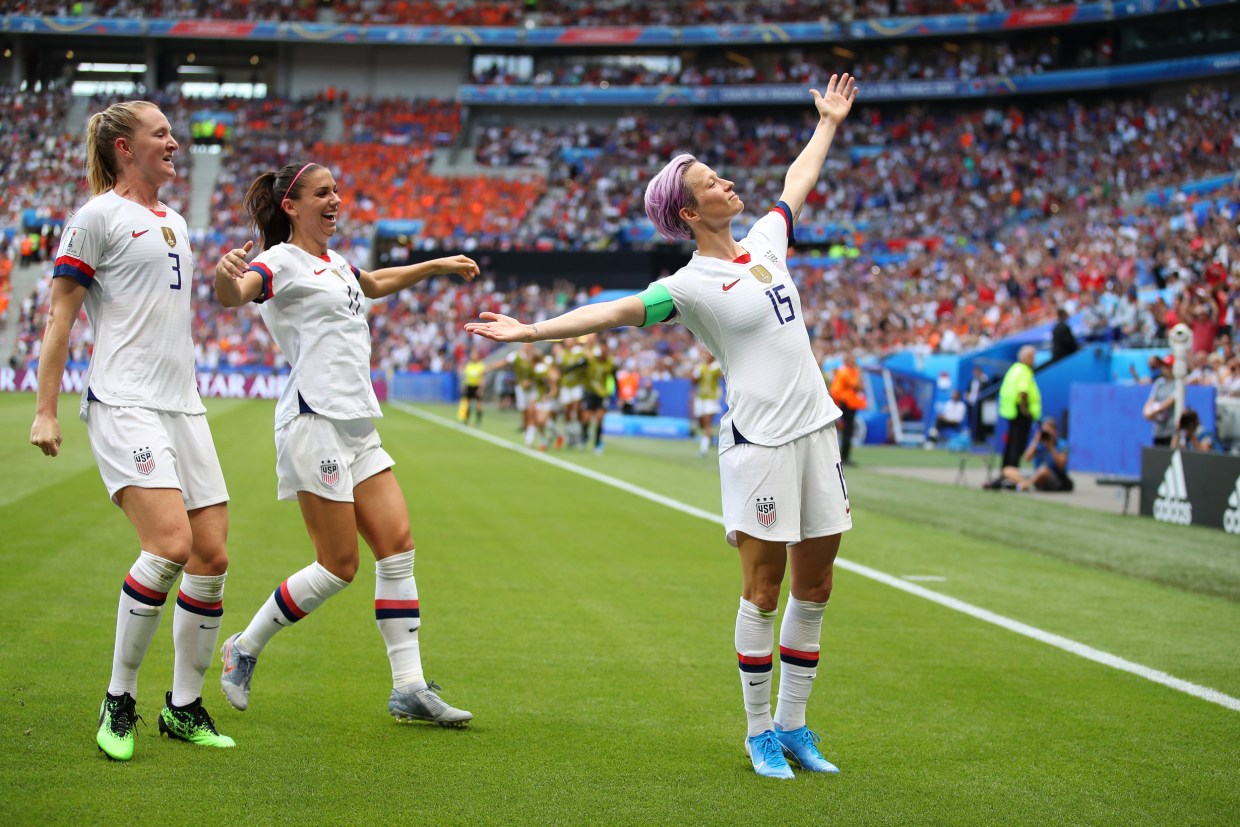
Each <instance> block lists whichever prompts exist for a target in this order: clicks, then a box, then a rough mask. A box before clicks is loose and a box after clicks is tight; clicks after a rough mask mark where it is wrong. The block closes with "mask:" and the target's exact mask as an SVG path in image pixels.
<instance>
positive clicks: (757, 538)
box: [465, 74, 856, 778]
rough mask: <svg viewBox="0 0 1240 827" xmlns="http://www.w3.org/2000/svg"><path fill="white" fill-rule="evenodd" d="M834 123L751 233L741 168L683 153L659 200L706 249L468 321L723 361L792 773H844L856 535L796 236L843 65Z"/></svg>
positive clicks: (777, 751)
mask: <svg viewBox="0 0 1240 827" xmlns="http://www.w3.org/2000/svg"><path fill="white" fill-rule="evenodd" d="M811 94H812V95H813V99H814V106H815V108H816V110H817V113H818V124H817V127H816V128H815V130H814V134H813V136H812V137H811V138H810V140H809V143H808V144H807V145H806V147H805V149H803V150H802V151H801V154H800V155H799V156H797V158H796V160H795V161H793V163H792V165H791V166H790V167H789V168H788V173H787V176H786V177H785V180H784V190H783V194H782V195H781V196H780V199H779V201H778V203H776V205H775V206H774V207H773V208H772V209H771V211H770V212H768V213H767V214H766V215H765V216H763V217H762V218H759V219H758V220H757V221H756V222H755V223H754V225H753V227H752V229H750V231H749V234H748V235H746V236H745V237H744V238H743V239H742V240H740V241H739V242H738V241H736V240H735V238H734V237H733V235H732V222H733V221H734V220H735V219H736V217H737V216H739V215H740V214H741V213H742V211H743V210H744V208H745V205H744V203H743V202H742V201H741V199H740V196H739V195H737V193H736V191H735V189H734V187H733V184H732V182H731V181H729V180H727V179H726V178H724V177H723V176H721V175H719V174H718V172H716V171H715V170H713V169H711V168H710V167H708V166H706V165H705V164H703V163H701V162H699V161H698V160H697V159H695V158H694V157H693V156H692V155H678V156H677V157H675V158H673V159H672V160H671V162H670V163H669V164H668V165H667V166H665V167H664V168H663V170H662V171H661V172H659V174H658V175H656V176H655V177H654V179H653V180H651V181H650V183H649V184H648V185H647V187H646V214H647V216H649V217H650V219H651V221H652V222H654V225H655V228H656V229H658V231H659V233H660V234H661V235H663V236H664V237H665V238H668V239H685V240H688V239H692V240H693V241H694V242H696V244H697V252H696V253H695V254H694V256H693V259H692V260H691V261H690V262H689V263H688V264H687V265H685V266H684V267H683V268H681V269H680V270H678V271H677V272H675V273H673V274H672V275H671V276H668V277H667V278H665V279H661V280H659V281H657V282H655V283H654V284H652V285H651V286H650V287H649V288H647V289H646V291H645V292H643V293H641V294H640V295H637V296H628V297H625V298H623V299H618V300H616V301H612V302H602V303H599V304H593V305H587V306H585V307H580V308H577V309H576V310H572V311H570V312H568V313H565V314H564V315H562V316H558V317H556V318H554V319H549V320H547V321H544V322H538V323H536V324H523V323H521V322H519V321H517V320H516V319H512V318H509V317H507V316H501V315H499V314H496V313H483V314H482V319H483V320H484V321H482V322H474V323H470V324H467V325H466V326H465V329H466V330H468V331H470V332H472V333H476V334H478V335H480V336H484V337H486V338H488V339H492V340H494V341H500V342H529V341H537V340H540V339H560V338H566V337H569V336H580V335H583V334H586V333H593V332H596V331H601V330H607V329H609V328H613V327H620V326H624V325H633V326H648V325H652V324H658V323H660V322H669V321H679V322H680V323H681V324H684V325H685V326H686V327H687V328H689V329H690V330H691V331H693V332H694V333H695V334H696V335H697V336H698V337H699V338H700V339H701V340H702V342H703V344H705V345H706V347H707V349H708V350H709V351H710V352H711V354H712V355H713V356H714V357H715V358H716V359H717V360H718V361H719V364H720V365H721V366H722V368H723V374H724V377H725V381H726V383H727V403H728V410H727V413H726V414H725V415H724V417H723V420H722V422H721V423H720V432H719V469H720V478H721V484H722V493H723V516H724V522H725V531H726V537H727V540H728V542H729V543H730V544H731V545H734V546H736V547H737V548H738V549H739V552H740V563H741V574H742V594H741V601H740V609H739V611H738V612H737V617H736V626H735V642H736V652H737V660H738V662H739V665H740V678H741V692H742V696H743V700H744V706H745V713H746V717H747V720H748V734H747V737H746V739H745V750H746V752H747V753H748V754H749V756H750V759H751V761H752V764H753V768H754V771H755V772H757V773H758V774H759V775H761V776H766V777H771V778H792V777H793V772H792V768H791V767H790V766H789V764H788V759H789V758H791V759H792V760H793V761H794V762H795V763H797V764H799V765H800V766H801V767H802V768H804V769H806V770H808V771H811V772H838V770H837V768H836V767H835V766H834V765H833V764H831V763H830V762H828V761H827V760H826V759H825V758H823V756H822V754H821V752H820V751H819V749H818V746H817V745H818V743H820V737H819V735H818V734H817V733H816V732H814V731H813V730H811V729H809V727H808V726H807V725H806V720H805V716H806V704H807V702H808V700H809V695H810V688H811V686H812V684H813V681H814V678H815V676H816V674H817V671H818V659H819V649H820V638H821V630H822V619H823V613H824V612H825V610H826V608H827V600H828V598H829V597H830V595H831V581H832V573H833V570H834V564H835V557H836V554H837V553H838V551H839V547H840V536H841V534H842V533H843V532H844V531H847V530H848V529H849V528H851V527H852V516H851V511H850V508H849V503H848V491H847V489H846V488H845V485H844V473H843V469H842V467H841V463H840V454H839V446H838V443H837V442H836V436H835V428H834V425H833V423H834V422H835V420H836V419H837V418H838V417H839V415H840V410H839V408H838V407H836V405H835V403H834V402H833V401H831V397H830V396H829V395H828V393H827V390H826V387H825V385H824V383H823V381H822V374H821V372H820V371H819V368H818V364H817V361H816V360H815V359H814V354H813V351H812V350H811V349H810V342H809V335H808V333H807V330H806V327H805V321H804V317H803V314H802V311H801V299H800V295H799V294H798V292H797V287H796V284H795V283H794V281H793V279H792V276H791V274H790V273H789V272H788V263H787V254H788V247H789V245H790V244H791V243H792V240H793V227H794V224H795V221H796V217H797V215H798V214H799V213H800V211H801V207H802V206H803V205H804V203H805V199H806V197H807V196H808V195H809V193H810V192H811V191H812V190H813V188H814V186H815V185H816V184H817V182H818V176H819V173H820V171H821V169H822V165H823V163H824V161H825V160H826V157H827V150H828V149H829V148H830V146H831V141H832V139H833V138H834V136H835V131H836V129H837V127H838V126H839V124H840V123H841V122H842V121H843V120H844V118H845V117H847V115H848V113H849V111H850V110H851V108H852V103H853V100H855V98H856V86H855V84H854V81H853V79H852V78H851V77H850V76H849V75H847V74H845V75H843V76H842V77H839V76H835V75H832V77H831V81H830V83H829V84H828V85H827V89H826V93H825V94H820V93H819V92H818V90H811ZM789 569H790V570H791V574H792V576H791V581H792V582H791V592H792V595H791V598H790V599H789V601H788V604H787V606H786V608H785V610H784V617H783V623H782V625H781V627H780V633H779V659H780V664H781V665H780V680H779V704H778V708H777V709H776V711H775V714H774V716H772V714H771V704H770V699H771V683H772V671H773V670H772V666H773V651H774V628H775V617H776V613H777V610H778V602H779V593H780V586H781V584H782V583H783V579H784V575H785V572H786V571H788V570H789Z"/></svg>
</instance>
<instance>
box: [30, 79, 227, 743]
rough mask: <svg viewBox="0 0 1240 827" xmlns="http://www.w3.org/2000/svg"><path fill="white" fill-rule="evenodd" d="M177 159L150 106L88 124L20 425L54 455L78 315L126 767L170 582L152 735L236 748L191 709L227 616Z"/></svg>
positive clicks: (105, 735)
mask: <svg viewBox="0 0 1240 827" xmlns="http://www.w3.org/2000/svg"><path fill="white" fill-rule="evenodd" d="M178 149H179V145H178V143H177V141H176V138H174V137H173V135H172V127H171V125H170V124H169V123H168V119H167V117H165V116H164V113H163V112H161V111H160V109H159V107H157V106H156V105H155V104H153V103H148V102H146V101H126V102H122V103H115V104H112V105H111V106H109V107H108V108H107V109H105V110H103V111H102V112H99V113H96V114H95V115H93V116H91V119H90V122H89V123H88V125H87V127H86V170H87V179H88V181H89V183H90V190H91V195H92V198H91V199H90V201H88V202H86V204H85V205H84V206H83V207H82V208H81V209H80V210H78V211H77V212H76V213H74V215H73V217H72V218H71V219H69V221H68V224H67V226H66V227H65V230H64V233H63V235H62V236H61V241H60V249H59V251H58V252H57V255H56V263H55V266H54V269H53V271H52V279H53V281H52V298H51V310H50V312H49V313H48V319H47V332H46V334H45V336H44V339H43V351H42V356H41V358H40V359H39V378H38V384H39V392H38V402H37V408H36V413H35V420H34V425H33V426H32V427H31V429H30V442H31V443H32V444H34V445H36V446H38V447H39V448H41V449H42V451H43V453H44V454H46V455H48V456H53V457H54V456H56V455H58V454H59V453H60V450H61V440H62V437H61V431H60V423H59V422H58V421H57V401H58V394H59V392H60V383H61V379H62V378H63V376H64V371H65V362H66V360H67V358H68V349H69V333H70V331H71V330H72V328H73V323H74V321H76V320H77V317H78V313H79V312H80V311H81V309H82V305H83V304H85V306H86V317H87V319H88V320H89V321H90V324H91V329H92V331H93V332H94V339H95V347H94V350H93V351H92V353H91V357H90V366H89V367H88V368H87V378H86V389H85V390H84V391H83V393H82V403H81V408H80V416H81V418H82V419H83V420H85V421H86V429H87V433H88V434H89V437H90V447H91V450H92V451H93V452H94V454H95V461H96V463H98V466H99V474H100V475H101V476H102V477H103V483H104V485H105V486H106V488H107V490H108V495H109V496H110V497H111V498H112V502H114V503H116V505H118V506H119V507H120V509H121V511H123V512H124V513H125V516H126V517H127V518H128V519H129V522H130V523H131V524H132V525H133V527H134V530H135V531H136V532H137V535H138V543H139V545H140V548H141V551H140V552H139V553H138V559H137V560H136V561H135V562H134V564H133V565H132V566H131V567H130V569H129V572H128V574H126V576H125V581H124V583H122V585H121V595H120V606H119V608H118V610H117V616H116V642H115V645H114V648H113V652H112V676H111V678H110V679H109V681H108V691H107V694H106V696H105V697H104V700H103V703H102V704H101V706H100V709H99V729H98V731H97V732H96V734H95V743H96V744H97V745H98V746H99V749H101V750H102V751H103V752H104V753H105V754H106V755H108V757H110V758H113V759H115V760H118V761H128V760H129V759H130V758H132V757H133V752H134V726H135V722H136V720H137V716H138V713H137V700H136V699H137V697H138V668H139V667H140V666H141V665H142V660H143V658H144V657H145V655H146V651H147V648H148V647H149V646H150V644H151V640H152V638H153V637H154V636H155V630H156V629H157V628H158V626H159V620H160V618H161V617H162V616H163V608H164V604H165V602H166V601H167V598H168V595H169V593H170V592H171V590H172V587H173V585H174V584H175V583H176V582H177V578H178V576H179V577H180V581H181V585H180V589H179V590H178V592H177V596H176V609H175V610H174V611H173V617H172V639H173V647H174V650H175V659H174V665H173V676H172V689H171V691H169V692H168V693H167V694H166V695H165V696H164V707H163V709H161V710H160V713H159V731H160V732H161V733H165V734H167V735H169V736H170V737H172V738H176V739H180V740H184V741H189V742H191V743H194V744H199V745H203V746H212V747H232V746H235V744H234V742H233V739H232V738H229V737H228V736H227V735H221V734H220V733H219V731H218V730H217V729H216V728H215V722H214V721H213V720H212V719H211V716H210V715H209V714H208V713H207V711H206V709H204V708H203V706H202V683H203V678H204V676H205V675H206V670H207V667H208V666H209V665H210V664H211V653H212V652H213V651H214V649H215V643H216V639H217V637H218V635H219V628H220V618H221V616H222V615H223V612H224V608H223V600H224V578H225V575H226V574H227V570H228V554H227V551H226V550H225V541H226V539H227V536H228V506H227V502H228V489H227V488H226V487H225V485H224V474H223V472H222V471H221V470H220V462H219V459H218V457H217V456H216V453H215V444H214V442H213V441H212V439H211V429H210V428H209V427H208V425H207V417H206V408H205V407H203V404H202V399H200V398H199V396H198V383H197V379H196V376H195V373H194V343H193V341H192V339H191V334H190V330H191V322H192V318H193V311H192V309H191V307H190V304H191V297H192V294H193V278H194V254H193V251H191V250H190V246H189V235H188V233H187V230H186V226H185V219H183V218H182V217H181V216H180V215H178V214H177V213H176V211H174V210H172V209H171V208H170V207H168V206H167V205H166V204H164V203H163V202H161V201H160V200H159V190H160V188H161V187H162V186H163V185H165V184H167V183H169V182H171V181H172V180H173V179H175V178H176V175H177V170H176V166H175V164H174V162H173V158H174V156H175V154H176V152H177V150H178Z"/></svg>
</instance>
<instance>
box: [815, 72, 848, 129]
mask: <svg viewBox="0 0 1240 827" xmlns="http://www.w3.org/2000/svg"><path fill="white" fill-rule="evenodd" d="M809 93H810V94H811V95H813V96H814V106H815V108H817V110H818V114H819V115H820V116H821V117H823V118H827V119H828V120H831V121H834V122H835V123H836V124H839V123H841V122H842V121H843V120H844V119H845V118H847V117H848V113H849V111H851V110H852V105H853V101H855V100H856V99H857V79H856V78H854V77H853V76H852V75H850V74H848V73H847V72H845V73H844V74H843V75H832V76H831V80H830V81H829V82H828V83H827V91H826V92H819V91H818V90H817V89H811V90H809Z"/></svg>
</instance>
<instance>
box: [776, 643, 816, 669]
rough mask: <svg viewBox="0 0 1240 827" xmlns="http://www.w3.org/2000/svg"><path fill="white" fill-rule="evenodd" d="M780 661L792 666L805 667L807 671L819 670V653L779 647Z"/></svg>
mask: <svg viewBox="0 0 1240 827" xmlns="http://www.w3.org/2000/svg"><path fill="white" fill-rule="evenodd" d="M779 661H780V663H786V664H788V665H790V666H804V667H805V668H806V669H817V668H818V653H817V652H806V651H804V650H802V649H789V648H788V647H787V646H781V647H779Z"/></svg>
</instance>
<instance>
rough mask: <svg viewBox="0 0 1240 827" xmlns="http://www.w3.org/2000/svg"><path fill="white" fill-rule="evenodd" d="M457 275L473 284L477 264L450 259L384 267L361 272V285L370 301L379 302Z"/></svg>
mask: <svg viewBox="0 0 1240 827" xmlns="http://www.w3.org/2000/svg"><path fill="white" fill-rule="evenodd" d="M452 273H456V274H457V275H458V276H460V277H461V278H463V279H465V281H473V278H474V276H476V275H478V264H477V262H475V261H474V260H473V259H472V258H470V257H469V256H449V257H447V258H437V259H433V260H431V261H423V262H420V263H418V264H410V265H407V266H405V267H384V268H383V269H382V270H373V271H370V272H367V271H366V270H362V271H361V276H359V277H358V281H359V282H360V283H361V285H362V292H363V293H365V294H366V297H367V298H370V299H379V298H382V297H384V296H390V295H392V294H393V293H399V292H400V291H401V290H404V289H405V288H406V287H412V286H413V285H415V284H417V283H418V282H420V281H425V280H426V279H428V278H430V277H431V276H438V275H450V274H452Z"/></svg>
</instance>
